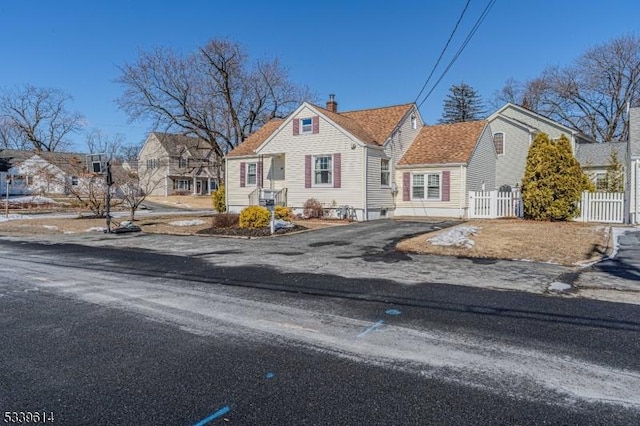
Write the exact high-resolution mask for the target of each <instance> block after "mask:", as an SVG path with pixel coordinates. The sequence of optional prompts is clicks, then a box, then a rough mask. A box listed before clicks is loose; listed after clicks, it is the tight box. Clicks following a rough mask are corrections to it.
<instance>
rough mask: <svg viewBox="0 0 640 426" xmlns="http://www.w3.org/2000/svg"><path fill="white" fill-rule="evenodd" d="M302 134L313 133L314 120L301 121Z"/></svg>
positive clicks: (305, 119)
mask: <svg viewBox="0 0 640 426" xmlns="http://www.w3.org/2000/svg"><path fill="white" fill-rule="evenodd" d="M300 133H313V119H311V118H302V119H300Z"/></svg>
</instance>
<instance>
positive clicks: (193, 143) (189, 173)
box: [138, 132, 222, 197]
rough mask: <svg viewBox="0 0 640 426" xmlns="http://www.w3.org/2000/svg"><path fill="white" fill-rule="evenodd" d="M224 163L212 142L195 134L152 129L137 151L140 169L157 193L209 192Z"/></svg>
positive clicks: (150, 192) (161, 194) (141, 174)
mask: <svg viewBox="0 0 640 426" xmlns="http://www.w3.org/2000/svg"><path fill="white" fill-rule="evenodd" d="M221 167H222V159H220V158H218V156H217V155H216V153H215V150H214V149H213V147H212V146H211V144H210V143H209V142H207V141H205V140H203V139H200V138H197V137H192V136H184V135H176V134H169V133H161V132H152V133H151V134H149V136H148V137H147V140H146V141H145V143H144V145H143V146H142V149H141V150H140V153H139V154H138V173H139V174H140V176H141V178H142V179H143V180H144V181H145V182H148V185H146V186H147V189H146V190H147V193H148V194H149V195H155V196H165V197H166V196H168V195H175V194H181V195H184V194H193V195H206V194H210V193H211V191H214V190H215V189H217V188H218V183H219V182H218V176H219V175H221V173H222V172H221Z"/></svg>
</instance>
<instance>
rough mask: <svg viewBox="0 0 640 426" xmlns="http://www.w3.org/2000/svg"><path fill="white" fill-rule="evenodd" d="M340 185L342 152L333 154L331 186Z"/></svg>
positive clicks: (338, 186) (337, 186) (336, 186)
mask: <svg viewBox="0 0 640 426" xmlns="http://www.w3.org/2000/svg"><path fill="white" fill-rule="evenodd" d="M341 186H342V154H340V153H339V152H338V153H336V154H333V187H334V188H340V187H341Z"/></svg>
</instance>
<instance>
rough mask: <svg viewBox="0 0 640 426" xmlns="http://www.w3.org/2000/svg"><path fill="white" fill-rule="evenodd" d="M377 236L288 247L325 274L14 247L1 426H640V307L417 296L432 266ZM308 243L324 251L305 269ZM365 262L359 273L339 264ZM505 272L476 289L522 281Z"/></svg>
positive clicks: (1, 368)
mask: <svg viewBox="0 0 640 426" xmlns="http://www.w3.org/2000/svg"><path fill="white" fill-rule="evenodd" d="M442 225H444V224H442ZM401 226H403V225H401ZM411 226H417V225H411ZM411 226H410V225H406V229H402V230H400V233H411V232H413V228H412V227H411ZM430 226H434V225H433V224H432V225H430ZM367 232H369V233H370V232H371V228H366V227H363V228H350V229H349V230H345V231H344V235H342V239H340V240H338V239H333V240H327V239H326V238H325V239H324V240H323V239H321V235H320V234H317V233H313V234H309V235H308V236H307V238H306V239H302V237H297V238H300V239H301V240H300V241H298V242H296V240H295V239H289V240H287V239H278V241H277V242H275V241H271V243H270V244H271V245H272V246H271V248H272V249H273V250H274V251H278V252H280V253H281V256H280V258H281V259H290V258H295V259H298V260H297V262H296V263H298V264H304V265H307V267H306V268H307V269H305V268H303V267H301V266H300V265H298V267H297V268H294V267H293V266H287V267H281V266H278V264H275V265H274V262H272V261H269V262H263V261H262V260H264V259H262V260H261V259H258V258H255V253H258V252H256V251H253V250H254V249H255V250H258V249H257V248H256V247H254V246H252V247H251V248H249V247H248V243H247V242H246V241H244V242H237V241H233V240H232V241H229V242H220V243H219V244H220V245H221V246H215V247H213V243H212V242H210V241H212V240H207V241H209V242H208V243H207V244H210V245H211V246H209V247H206V244H205V247H200V249H199V250H198V251H197V253H195V252H194V253H191V254H190V255H189V256H186V255H185V247H184V246H181V247H182V250H171V249H170V246H171V242H173V247H174V249H175V246H176V244H177V241H178V240H174V239H171V238H169V239H166V240H164V244H166V246H163V245H162V243H161V242H162V239H159V238H155V237H154V238H152V239H145V238H128V239H104V240H102V239H100V240H99V241H98V240H96V241H93V242H92V243H91V245H79V244H77V243H73V242H72V241H62V242H59V243H55V244H52V243H42V242H20V241H10V240H0V259H2V260H1V261H0V265H1V266H2V270H3V274H2V275H1V277H0V313H1V315H0V338H1V339H2V340H1V341H2V342H3V344H2V346H1V348H2V349H1V355H2V356H1V357H0V414H4V411H36V410H38V411H43V410H46V411H47V412H52V413H54V416H55V419H56V423H55V424H74V425H75V424H92V425H93V424H138V425H139V424H172V425H174V424H198V423H199V422H203V421H207V424H216V423H220V424H223V423H236V424H296V425H297V424H542V423H547V424H637V418H638V415H639V414H640V359H639V357H638V355H637V354H638V353H639V349H640V339H638V332H639V331H640V308H639V307H638V306H635V305H625V304H613V303H606V302H597V301H590V300H579V299H566V298H553V297H547V296H542V295H535V294H529V293H522V292H512V291H495V290H490V289H480V288H471V287H462V286H459V285H449V284H447V283H443V282H440V281H441V280H440V279H439V277H440V276H439V275H438V273H434V274H423V275H422V281H418V280H417V273H414V272H411V271H412V270H413V269H412V268H416V265H414V264H415V263H416V259H417V260H419V261H420V262H424V261H426V260H427V258H423V257H419V258H408V259H407V258H403V257H402V255H399V254H397V253H393V252H391V251H390V250H388V248H387V249H385V247H386V245H385V244H377V245H376V246H373V245H370V246H369V247H368V248H367V244H368V243H367V242H366V241H365V239H364V238H365V236H364V235H358V234H359V233H363V234H366V233H367ZM356 237H358V238H357V239H356ZM316 238H318V239H317V240H316ZM371 238H372V240H370V241H369V243H374V242H375V241H374V237H371ZM394 238H396V237H394V236H393V235H392V236H390V237H389V238H388V239H389V244H390V242H391V241H392V240H393V239H394ZM124 241H126V242H127V243H126V244H125V243H124ZM142 241H147V243H149V244H150V243H152V244H153V249H150V248H147V249H143V247H141V246H142V245H143V244H142ZM180 241H184V240H180ZM260 241H269V240H260ZM287 241H288V245H286V244H287ZM327 241H334V242H335V241H347V242H349V244H344V245H342V246H340V245H339V244H342V243H339V244H335V243H332V244H326V242H327ZM356 241H357V242H356ZM303 243H304V244H306V245H307V246H309V245H312V246H311V248H314V249H317V250H313V252H312V255H309V253H308V252H307V251H305V252H303V253H301V254H292V253H297V252H302V246H301V244H303ZM378 243H379V242H378ZM242 244H245V245H244V246H243V245H242ZM259 244H263V243H259ZM178 245H179V244H178ZM225 245H226V249H225ZM285 246H286V247H289V248H288V249H286V251H285ZM347 246H350V247H348V248H350V253H349V256H351V258H350V259H342V258H340V257H338V256H344V252H342V251H341V252H340V253H338V254H336V253H335V249H336V248H341V247H342V248H344V247H347ZM354 246H356V247H354ZM389 247H390V246H389ZM212 248H213V250H212ZM332 248H333V249H334V250H331V249H332ZM262 251H264V246H263V247H262ZM213 252H215V253H213ZM282 253H288V254H282ZM229 258H232V259H229ZM275 258H276V257H273V258H272V257H269V259H275ZM252 259H253V260H252ZM459 262H463V260H459ZM349 264H352V265H354V268H355V272H351V271H344V269H345V268H347V265H349ZM366 265H369V266H370V268H371V271H369V273H368V274H366V273H364V272H366V271H362V270H360V269H358V268H361V267H362V268H364V267H365V266H366ZM428 265H429V264H428ZM453 265H454V266H460V265H462V264H461V263H454V264H453ZM465 265H466V266H467V272H468V275H467V277H468V278H469V277H471V278H472V277H473V276H474V270H473V269H471V268H470V267H469V266H470V264H465ZM496 265H498V266H496ZM499 266H500V265H499V264H489V265H476V269H477V270H478V272H477V274H480V275H482V273H481V272H480V271H481V270H482V269H483V268H496V269H495V270H494V275H496V277H497V279H506V277H507V276H508V274H507V273H506V272H505V273H503V275H502V276H501V275H500V274H499V271H500V269H506V268H500V267H499ZM422 267H424V265H422ZM517 268H518V266H517V265H516V269H517ZM394 270H395V271H396V272H397V275H398V276H400V278H401V279H398V280H393V279H391V278H390V277H392V276H393V274H392V271H394ZM490 270H491V269H490ZM385 271H386V272H385ZM403 271H404V274H403V273H401V272H403ZM552 272H554V273H555V272H558V271H556V270H549V274H551V273H552ZM358 275H359V276H358ZM375 275H378V277H375ZM431 275H433V276H435V277H436V278H438V279H436V280H433V281H431V280H429V278H430V276H431ZM543 275H544V271H543ZM455 279H460V280H463V279H464V275H463V274H460V275H459V276H457V277H456V278H455ZM481 279H485V278H481ZM225 420H226V421H225ZM201 424H202V423H201Z"/></svg>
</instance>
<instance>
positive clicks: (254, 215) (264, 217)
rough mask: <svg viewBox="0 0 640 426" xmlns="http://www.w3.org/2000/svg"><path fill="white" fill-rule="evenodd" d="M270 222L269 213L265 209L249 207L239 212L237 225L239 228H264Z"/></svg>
mask: <svg viewBox="0 0 640 426" xmlns="http://www.w3.org/2000/svg"><path fill="white" fill-rule="evenodd" d="M270 221H271V212H269V210H267V208H266V207H262V206H249V207H245V208H244V209H243V210H242V211H241V212H240V220H239V225H240V228H245V229H246V228H248V229H255V228H264V227H266V226H269V222H270Z"/></svg>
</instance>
